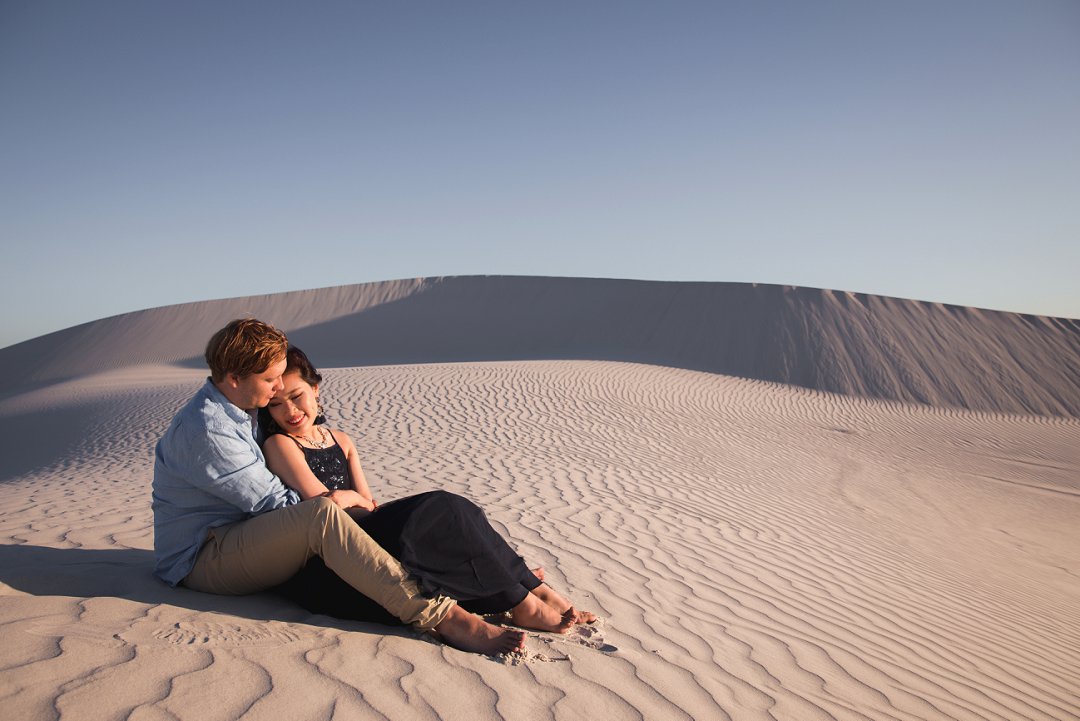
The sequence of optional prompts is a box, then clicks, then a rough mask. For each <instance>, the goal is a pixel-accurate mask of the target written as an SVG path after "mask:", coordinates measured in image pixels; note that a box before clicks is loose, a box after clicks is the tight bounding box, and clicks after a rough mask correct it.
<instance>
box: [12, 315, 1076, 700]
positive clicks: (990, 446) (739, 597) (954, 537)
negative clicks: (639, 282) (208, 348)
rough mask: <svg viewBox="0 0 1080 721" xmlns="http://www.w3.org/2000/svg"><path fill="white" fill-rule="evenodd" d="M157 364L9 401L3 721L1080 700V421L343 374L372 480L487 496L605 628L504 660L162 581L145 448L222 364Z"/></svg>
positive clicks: (690, 375) (627, 372)
mask: <svg viewBox="0 0 1080 721" xmlns="http://www.w3.org/2000/svg"><path fill="white" fill-rule="evenodd" d="M268 319H269V320H273V319H272V318H268ZM206 322H207V323H216V326H215V327H217V326H220V323H217V321H216V320H214V319H211V320H209V321H206ZM200 328H201V326H200ZM80 332H85V329H84V331H80ZM1040 332H1042V331H1040ZM1070 338H1071V340H1069V341H1068V342H1075V338H1074V337H1072V336H1070ZM200 340H201V342H205V338H204V337H203V338H201V339H200ZM132 342H135V341H132ZM34 347H37V346H33V347H24V348H22V349H19V350H18V352H19V353H22V354H23V355H26V354H27V353H31V352H35V351H34ZM51 347H52V349H53V351H52V352H53V353H54V354H55V353H59V352H62V351H63V348H62V347H61V346H58V345H56V344H54V345H53V346H51ZM28 348H29V349H28ZM58 348H59V350H57V349H58ZM195 349H196V352H197V349H198V346H197V345H196V346H195ZM68 352H74V351H70V350H69V351H68ZM309 352H310V349H309ZM178 353H180V355H181V356H182V357H186V356H184V353H186V354H187V355H192V354H193V353H191V352H190V349H189V350H183V352H180V351H178ZM166 355H168V354H166ZM174 355H175V354H174ZM312 355H313V358H314V360H315V361H316V362H321V361H320V357H319V355H318V352H314V353H312ZM5 357H8V358H10V357H12V356H11V354H8V356H5ZM47 360H48V361H49V362H51V363H53V364H54V365H55V364H56V363H59V362H62V361H63V358H60V360H59V361H57V360H56V357H55V356H54V355H53V356H48V357H46V356H45V355H42V363H45V362H46V361H47ZM165 361H169V362H168V363H166V362H161V363H155V362H151V361H147V363H146V364H145V365H140V366H130V367H120V368H115V369H111V370H110V369H109V368H107V367H103V368H99V369H97V370H95V371H94V372H89V371H87V370H85V369H81V370H80V369H75V370H74V371H71V372H69V373H67V374H66V376H64V377H62V378H53V379H52V380H48V381H46V380H40V379H39V380H37V381H34V382H30V381H27V382H26V383H24V384H23V385H22V386H20V387H17V388H14V389H10V388H9V389H8V390H7V391H6V393H5V394H4V395H3V396H0V435H2V436H3V438H4V446H3V449H4V460H3V463H0V489H2V493H0V639H2V642H0V704H2V705H0V709H2V711H0V716H2V717H3V718H4V719H11V720H13V721H15V720H22V719H27V720H29V719H51V718H64V719H69V718H70V719H131V720H132V721H142V720H147V719H191V720H198V721H210V720H212V719H235V718H245V719H283V718H287V719H350V718H361V719H369V718H370V719H379V718H387V719H407V718H408V719H413V718H415V719H436V718H438V719H468V720H469V721H481V720H484V719H501V718H505V719H545V718H551V719H582V718H595V719H609V718H610V719H639V718H644V719H690V718H693V719H740V720H741V719H792V720H798V721H803V720H812V719H874V720H878V719H1002V720H1013V719H1055V720H1062V719H1077V718H1080V693H1078V692H1080V600H1078V599H1080V420H1077V419H1074V418H1069V417H1063V416H1061V415H1060V414H1059V415H1058V416H1057V417H1053V416H1045V415H1044V416H1041V417H1040V416H1025V415H1016V414H1009V413H1003V412H988V411H978V412H975V411H968V410H959V409H956V408H945V407H929V406H926V405H916V404H912V403H907V402H902V401H901V400H893V401H889V400H881V399H869V398H865V397H858V396H856V395H834V394H830V393H825V392H821V391H815V390H811V389H807V388H800V387H795V386H792V385H782V384H778V383H769V382H764V381H761V380H745V379H739V378H735V377H731V376H727V375H722V374H719V373H706V372H698V371H694V370H686V369H680V368H671V367H661V366H658V365H648V364H635V363H622V362H615V361H612V360H604V361H587V360H562V361H560V360H540V361H528V360H514V361H507V362H495V361H488V362H470V363H434V364H419V365H379V366H372V367H363V368H360V367H339V368H331V369H328V370H327V376H328V382H327V383H326V385H325V387H324V398H325V400H326V405H327V407H328V410H329V414H330V416H331V419H332V423H333V424H334V425H337V426H340V427H342V428H344V429H345V430H347V431H348V432H350V433H351V434H353V437H354V438H355V439H356V441H357V443H358V446H359V448H360V452H361V454H362V457H363V458H364V460H365V468H366V471H367V475H368V478H369V480H370V481H371V483H372V486H373V490H374V491H375V493H376V497H377V498H379V499H381V500H388V499H390V498H394V497H398V496H402V495H407V494H410V493H415V492H418V491H424V490H430V489H435V488H442V489H447V490H451V491H455V492H458V493H462V494H464V495H466V496H468V497H470V498H472V499H473V500H475V501H477V502H478V503H480V504H481V505H482V506H483V507H484V508H485V509H486V510H487V512H488V515H489V517H490V518H491V520H492V521H493V522H494V523H495V524H496V526H497V527H498V528H499V529H500V530H502V531H503V532H504V533H505V535H506V536H507V538H508V539H510V541H511V543H512V544H513V545H515V546H516V547H517V548H518V549H519V550H520V552H521V553H522V555H523V556H525V557H526V559H527V560H529V561H530V562H533V563H535V564H540V565H543V566H544V567H545V568H546V569H547V572H548V578H549V580H550V582H551V583H552V584H553V585H554V586H556V587H557V588H559V589H560V590H562V591H564V592H565V593H567V594H568V595H570V596H571V597H572V598H573V599H574V600H575V601H576V602H577V603H578V605H579V606H581V607H585V608H591V609H593V610H594V611H596V612H597V613H598V614H599V615H600V616H601V620H600V622H599V623H598V624H597V625H596V627H595V628H590V629H587V630H579V631H578V632H576V633H574V634H572V635H570V636H566V637H561V636H556V635H552V634H542V633H530V634H529V637H528V640H527V649H526V652H525V653H524V654H521V655H519V656H517V657H514V658H499V659H492V658H487V657H482V656H477V655H470V654H466V653H462V652H459V651H455V650H453V649H449V648H447V647H445V646H440V645H437V644H435V643H433V642H431V641H427V640H423V639H421V638H419V637H417V636H415V635H414V634H413V633H412V632H410V631H408V630H403V629H388V628H385V627H380V626H376V625H370V624H362V623H355V622H339V621H335V620H333V619H329V618H326V617H321V616H311V615H309V614H307V613H306V612H304V611H303V610H301V609H299V608H297V607H295V606H292V605H290V604H289V603H287V602H285V601H283V600H280V599H277V598H274V597H270V596H265V595H263V596H253V597H247V598H225V597H217V596H210V595H204V594H199V593H195V592H191V591H185V590H175V589H170V588H167V587H166V586H164V585H163V584H160V583H159V582H157V581H155V580H154V579H153V578H152V577H151V575H150V569H151V566H152V552H151V549H152V544H153V537H152V518H151V512H150V481H151V471H152V454H153V446H154V443H155V442H156V439H157V437H158V436H159V434H160V433H161V432H162V430H163V429H164V428H165V426H166V424H167V423H168V421H169V419H170V417H171V416H172V414H173V413H174V412H175V411H176V410H177V408H178V407H179V406H180V405H181V404H182V403H183V402H184V401H185V400H186V399H187V397H188V396H190V395H191V394H192V393H193V392H194V390H195V389H196V388H197V387H198V386H199V384H200V383H201V380H202V377H203V376H204V373H203V372H200V371H198V370H195V369H191V368H184V367H179V366H177V365H176V364H175V363H172V362H171V358H166V359H165ZM13 362H14V361H13ZM105 365H106V366H107V365H108V364H107V363H106V364H105ZM339 365H340V364H339ZM354 365H355V364H354ZM1058 372H1059V375H1058V376H1057V378H1058V379H1059V380H1058V381H1055V382H1057V383H1059V385H1061V384H1064V385H1063V386H1061V387H1064V388H1066V389H1068V387H1069V382H1070V380H1069V379H1070V378H1072V377H1073V376H1070V375H1068V373H1069V372H1071V373H1075V370H1073V371H1069V372H1065V374H1064V375H1062V372H1060V371H1058ZM1061 379H1064V380H1061ZM1074 391H1075V389H1074ZM1057 395H1058V396H1061V394H1060V393H1058V394H1057ZM1063 402H1064V403H1073V402H1075V398H1072V399H1069V398H1066V399H1065V400H1064V401H1063Z"/></svg>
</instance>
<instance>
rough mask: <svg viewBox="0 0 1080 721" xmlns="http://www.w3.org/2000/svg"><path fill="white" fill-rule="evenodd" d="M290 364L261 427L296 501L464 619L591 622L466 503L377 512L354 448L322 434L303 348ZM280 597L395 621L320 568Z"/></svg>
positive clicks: (554, 627) (408, 501)
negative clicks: (317, 500) (346, 523)
mask: <svg viewBox="0 0 1080 721" xmlns="http://www.w3.org/2000/svg"><path fill="white" fill-rule="evenodd" d="M286 361H287V365H286V369H285V374H284V376H282V382H283V383H284V388H282V390H280V391H279V392H278V393H277V395H275V396H274V398H273V400H271V401H270V404H269V405H268V406H267V407H266V409H264V410H263V411H261V412H260V424H261V425H262V428H263V433H264V437H266V440H265V441H264V445H263V450H264V452H265V454H266V462H267V465H268V466H269V467H270V470H271V471H273V472H274V473H275V474H277V475H278V476H279V477H280V478H281V479H282V481H284V482H285V484H286V485H288V486H289V487H290V488H292V489H293V490H295V491H296V492H297V493H298V494H299V495H300V497H301V498H303V499H304V500H307V499H309V498H314V497H316V496H327V497H329V498H330V499H331V500H332V501H334V502H335V503H336V504H338V505H339V506H340V507H342V508H343V509H346V510H347V511H349V513H350V515H351V516H352V517H353V518H354V519H355V520H356V522H357V523H358V524H359V525H360V527H361V528H363V529H364V530H365V531H367V533H368V535H370V536H371V537H372V538H374V539H375V541H377V542H378V543H379V545H381V546H382V547H383V548H385V549H386V550H387V551H388V552H389V553H390V554H391V555H392V556H394V557H396V558H397V559H398V560H399V561H401V563H402V565H404V566H405V567H406V568H407V569H409V571H410V572H411V573H412V574H413V575H415V576H416V577H417V578H418V579H419V581H420V584H421V587H422V588H423V589H424V590H425V591H426V592H428V593H431V594H445V595H447V596H450V597H452V598H455V599H457V601H458V603H459V604H460V605H461V606H462V607H463V608H465V609H466V610H468V611H472V612H473V613H478V614H493V613H503V612H509V614H510V618H511V619H512V621H513V622H514V624H515V625H518V626H521V627H524V628H531V629H536V630H540V631H552V632H556V633H566V632H567V631H569V629H570V628H571V627H572V626H573V625H574V624H575V623H592V622H593V621H595V620H596V616H594V615H593V614H592V613H589V612H587V611H583V612H578V611H575V610H574V608H573V606H572V605H571V603H570V601H568V600H567V599H565V598H564V597H562V596H561V595H559V594H558V593H556V592H555V591H554V590H553V589H552V588H551V587H550V586H548V585H547V584H546V583H544V582H543V579H542V578H539V577H538V576H537V574H535V573H533V572H532V571H530V570H529V569H528V567H527V566H526V565H525V562H524V561H523V560H522V559H521V557H520V556H518V555H517V554H516V553H515V552H514V551H513V549H511V548H510V546H509V545H507V543H506V541H505V540H504V539H503V538H502V536H500V535H499V534H498V532H496V531H495V529H494V528H492V527H491V524H490V523H488V520H487V518H486V516H485V515H484V512H483V510H481V509H480V508H479V507H478V506H477V505H476V504H474V503H472V502H471V501H469V500H468V499H466V498H463V497H461V496H458V495H455V494H453V493H448V492H446V491H431V492H429V493H421V494H419V495H416V496H409V497H407V498H402V499H400V500H397V501H392V502H389V503H386V504H383V505H378V504H376V502H375V500H374V498H373V497H372V494H371V489H370V487H369V486H368V484H367V480H366V479H365V478H364V471H363V469H362V468H361V466H360V460H359V457H358V455H357V452H356V446H355V445H354V444H353V441H352V439H351V438H349V436H348V435H347V434H346V433H344V432H342V431H334V430H331V429H330V428H328V427H326V426H325V425H324V423H325V419H324V418H323V417H322V413H321V410H320V408H319V402H318V398H319V384H320V383H321V382H322V376H321V375H320V374H319V372H318V371H317V370H316V369H315V367H314V366H313V365H312V364H311V362H310V361H309V360H308V358H307V356H306V355H305V354H304V353H303V351H301V350H300V349H299V348H296V347H290V348H289V351H288V354H287V356H286ZM538 571H539V569H538ZM280 590H281V591H282V592H283V593H285V594H286V595H288V596H290V597H291V598H293V599H294V600H296V601H297V602H299V603H300V604H301V605H303V606H305V607H306V608H308V610H311V611H314V612H318V613H326V614H328V615H333V616H338V617H346V618H360V619H364V620H381V621H384V622H385V621H388V620H391V621H392V619H390V618H389V616H388V614H386V613H385V612H383V611H382V609H381V608H379V607H378V606H376V605H375V604H374V603H372V602H370V601H369V600H368V599H366V598H365V597H364V596H362V595H360V594H359V593H357V592H356V591H355V590H353V589H352V587H350V586H348V585H347V584H345V583H344V582H343V581H341V580H340V579H338V578H337V576H336V575H334V574H333V573H332V572H331V571H329V570H327V569H326V568H325V566H322V565H321V564H320V563H318V562H317V559H316V562H315V563H310V562H309V564H308V566H307V567H305V569H304V570H303V571H302V572H301V573H300V574H298V575H297V576H296V577H294V578H293V579H292V581H290V582H289V583H287V584H285V586H283V587H282V588H281V589H280ZM392 622H394V621H392Z"/></svg>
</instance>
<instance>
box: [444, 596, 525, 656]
mask: <svg viewBox="0 0 1080 721" xmlns="http://www.w3.org/2000/svg"><path fill="white" fill-rule="evenodd" d="M433 631H434V636H435V637H436V638H438V639H439V640H440V641H442V642H444V643H446V644H447V645H449V646H453V647H454V648H456V649H459V650H461V651H469V652H470V653H484V654H488V655H489V656H496V655H498V654H500V653H513V652H514V651H520V650H521V649H522V648H524V647H525V634H524V633H522V632H521V631H517V630H515V629H512V628H500V627H498V626H493V625H491V624H490V623H488V622H487V621H485V620H484V619H482V618H480V617H479V616H476V615H473V614H471V613H469V612H468V611H466V610H465V609H463V608H462V607H461V606H454V607H453V608H451V609H450V613H448V614H447V615H446V618H444V619H443V620H442V621H441V622H440V623H439V625H438V626H436V627H435V628H434V629H433Z"/></svg>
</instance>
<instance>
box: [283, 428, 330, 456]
mask: <svg viewBox="0 0 1080 721" xmlns="http://www.w3.org/2000/svg"><path fill="white" fill-rule="evenodd" d="M312 430H313V431H318V432H319V438H318V440H316V439H314V438H308V437H307V436H297V435H294V434H292V433H290V434H289V435H290V436H292V437H293V438H295V439H296V440H298V441H304V442H305V443H310V444H311V447H312V448H315V449H317V450H320V451H321V450H322V449H323V448H329V447H330V445H331V439H332V438H333V436H331V435H330V434H329V433H327V432H326V429H325V428H323V427H322V426H315V427H314V428H313V429H312Z"/></svg>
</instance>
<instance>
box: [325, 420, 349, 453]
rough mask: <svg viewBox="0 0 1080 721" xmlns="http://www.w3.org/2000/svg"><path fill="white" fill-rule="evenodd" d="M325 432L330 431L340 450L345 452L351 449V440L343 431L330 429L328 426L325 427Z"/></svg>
mask: <svg viewBox="0 0 1080 721" xmlns="http://www.w3.org/2000/svg"><path fill="white" fill-rule="evenodd" d="M326 430H328V431H330V433H331V434H332V435H333V436H334V440H335V441H337V443H338V445H339V446H341V447H342V449H344V450H346V451H347V450H349V449H350V448H352V447H353V441H352V438H349V434H348V433H346V432H345V431H343V430H340V429H338V428H330V427H328V426H327V427H326Z"/></svg>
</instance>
